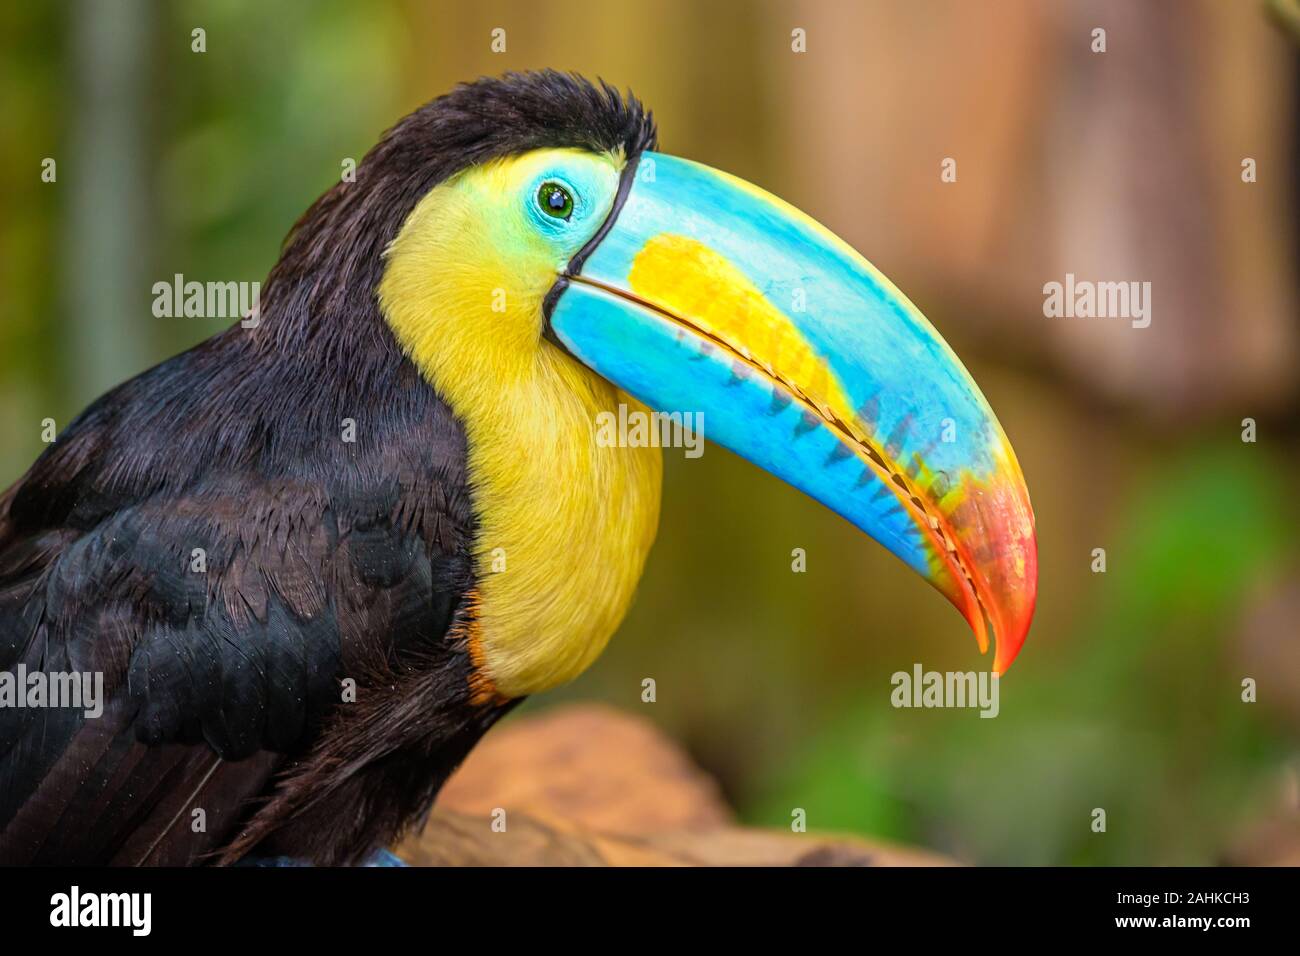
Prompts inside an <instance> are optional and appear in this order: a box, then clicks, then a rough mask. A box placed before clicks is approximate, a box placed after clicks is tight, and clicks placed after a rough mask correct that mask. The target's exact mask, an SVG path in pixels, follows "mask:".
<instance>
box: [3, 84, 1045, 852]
mask: <svg viewBox="0 0 1300 956" xmlns="http://www.w3.org/2000/svg"><path fill="white" fill-rule="evenodd" d="M610 413H619V414H622V415H624V419H623V420H626V416H627V415H628V414H631V413H636V414H655V413H657V414H664V415H672V414H676V413H682V414H683V415H685V414H687V413H689V414H691V415H692V416H695V417H693V418H692V419H691V420H692V421H695V422H698V423H699V424H700V427H701V428H702V430H703V432H704V435H705V436H706V437H707V438H708V439H709V440H711V441H713V442H716V443H717V444H719V445H722V446H724V447H726V448H728V449H731V450H732V451H734V452H735V453H737V454H739V455H740V456H742V457H744V458H746V459H748V460H749V461H751V462H753V463H754V464H756V465H757V466H759V467H760V468H763V469H765V470H767V471H769V472H771V473H772V474H774V475H776V476H778V477H780V478H782V479H783V480H784V481H786V482H788V483H789V484H791V485H793V486H795V487H796V488H798V489H800V490H802V491H803V492H805V493H806V494H808V495H809V496H811V497H812V498H814V499H816V500H817V501H819V502H821V503H822V504H824V505H825V506H827V507H828V508H830V509H832V510H833V511H835V512H837V513H838V514H840V515H842V516H843V517H844V518H845V519H847V520H848V521H850V522H851V523H852V524H854V525H856V526H857V527H858V528H860V529H861V530H862V531H864V532H865V533H866V534H868V535H870V536H871V537H872V538H874V539H875V540H876V541H877V542H879V543H880V544H881V545H883V546H884V547H885V548H887V549H888V550H889V551H891V552H892V553H893V554H894V555H896V556H897V557H898V558H899V559H901V560H902V561H903V562H905V563H906V564H907V565H909V566H910V567H911V568H912V569H913V570H915V571H916V572H917V573H918V574H919V575H921V577H923V578H924V579H925V580H927V581H929V582H930V583H931V584H933V585H934V587H935V588H937V589H938V590H939V591H940V592H942V593H943V594H944V595H945V596H946V597H947V598H948V599H949V600H950V601H952V603H953V604H955V605H956V606H957V608H958V609H959V610H960V612H961V613H962V614H963V615H964V616H965V618H966V620H967V621H968V622H969V624H970V626H971V627H972V628H973V629H974V631H975V635H976V637H977V640H978V642H979V644H980V647H981V650H987V647H988V644H989V640H990V638H992V640H993V642H994V644H995V654H994V657H993V661H992V666H993V669H994V670H995V671H996V672H998V673H1001V672H1002V671H1004V670H1005V669H1006V668H1007V667H1008V666H1009V665H1010V664H1011V662H1012V660H1013V659H1014V658H1015V657H1016V654H1017V652H1018V651H1019V649H1020V647H1021V644H1022V643H1023V641H1024V639H1025V634H1026V632H1027V630H1028V628H1029V624H1030V619H1031V617H1032V615H1033V609H1034V600H1035V592H1036V582H1037V557H1036V555H1037V551H1036V544H1035V531H1034V517H1033V513H1032V510H1031V508H1030V502H1029V496H1028V493H1027V491H1026V487H1025V481H1024V478H1023V476H1022V473H1021V469H1020V467H1019V465H1018V464H1017V461H1016V457H1015V454H1014V453H1013V451H1012V449H1011V446H1010V444H1009V443H1008V441H1007V438H1006V436H1005V434H1004V433H1003V430H1002V428H1001V427H1000V426H999V424H998V422H997V420H996V419H995V417H994V415H993V413H992V411H991V410H990V408H989V405H988V403H987V402H986V401H985V399H984V398H983V396H982V395H981V393H980V391H979V389H978V388H977V387H976V385H975V383H974V381H973V380H972V379H971V377H970V375H969V374H968V373H967V371H966V370H965V369H964V368H963V366H962V364H961V362H960V361H959V360H958V359H957V357H956V355H955V354H954V353H953V352H952V350H951V349H950V348H949V347H948V346H947V345H946V344H945V343H944V341H943V340H942V339H941V338H940V337H939V335H938V333H937V332H936V331H935V329H934V328H933V327H932V326H931V325H930V323H929V322H928V321H927V320H926V319H925V318H924V317H923V316H922V315H921V313H920V312H919V311H918V310H917V308H916V307H915V306H914V305H913V304H912V303H911V302H910V301H909V300H908V299H907V298H906V297H905V296H904V295H903V294H902V293H901V292H900V291H899V290H898V289H897V288H895V287H894V285H893V284H891V283H890V281H889V280H888V279H886V278H885V277H884V275H882V274H881V273H880V272H879V271H878V270H877V269H875V268H874V267H873V266H872V265H871V264H870V263H869V262H867V261H866V260H865V259H864V258H863V257H862V256H861V255H859V254H858V253H857V252H855V251H854V250H853V249H852V248H850V247H849V246H848V245H847V244H846V243H844V242H843V241H841V240H840V239H838V238H837V237H836V236H834V235H833V234H831V233H830V232H829V231H828V230H827V229H826V228H824V227H822V226H821V225H819V224H818V223H816V222H815V221H813V220H812V219H811V218H809V217H808V216H806V215H804V214H803V213H801V212H800V211H798V210H797V209H794V208H793V207H791V206H789V205H787V204H786V203H784V202H782V201H781V200H779V199H777V198H776V197H774V196H772V195H770V194H768V193H767V192H764V191H763V190H762V189H760V188H758V187H757V186H754V185H751V184H749V183H747V182H745V181H743V180H741V179H737V178H736V177H734V176H730V175H728V174H726V173H723V172H719V171H718V170H716V169H712V168H709V167H708V166H704V165H700V164H698V163H695V162H691V161H689V160H686V159H681V158H678V157H676V156H672V155H669V154H667V153H661V152H659V151H658V144H657V134H656V128H655V123H654V120H653V116H652V114H651V113H649V112H648V111H647V110H646V109H645V108H644V107H643V106H642V105H641V103H640V102H639V101H638V100H637V99H636V98H635V97H634V96H632V95H631V94H630V93H629V94H621V93H619V92H618V91H617V90H615V89H614V88H613V87H611V86H609V85H608V84H606V83H604V82H603V81H602V82H600V83H592V82H589V81H587V80H584V79H583V78H581V77H579V76H576V75H572V74H566V73H560V72H555V71H542V72H529V73H512V74H507V75H505V76H502V77H497V78H484V79H480V80H478V81H475V82H472V83H468V84H464V85H461V86H458V87H457V88H455V89H454V90H452V91H451V92H449V93H447V94H445V95H443V96H441V97H439V98H437V99H434V100H433V101H431V102H430V103H428V104H426V105H425V106H423V107H421V108H419V109H418V110H416V111H415V112H413V113H411V114H410V115H408V116H407V117H405V118H404V119H402V120H400V121H399V122H398V123H397V124H396V125H395V126H394V127H393V128H392V129H391V130H389V131H388V132H387V133H386V134H385V135H384V136H383V137H382V138H381V140H380V141H379V143H378V144H377V145H376V146H375V147H374V148H373V149H372V150H371V151H370V152H369V153H368V154H367V155H366V156H365V158H364V159H363V161H362V162H361V163H359V164H358V165H357V168H356V171H355V176H348V177H346V179H345V180H344V181H340V182H338V183H336V184H335V185H333V186H332V188H330V189H329V190H328V191H326V192H325V193H324V194H323V195H322V196H321V197H320V198H319V199H317V200H316V202H315V203H314V204H313V205H312V206H311V207H310V208H309V209H308V210H307V212H306V213H305V214H304V215H303V216H302V218H301V219H300V220H299V221H298V222H297V223H296V224H295V225H294V226H293V228H292V229H291V231H290V232H289V235H288V237H287V238H286V240H285V243H284V246H283V248H282V251H281V255H280V257H279V260H278V262H277V263H276V264H275V266H274V268H273V269H272V270H271V272H270V274H269V276H268V277H267V280H266V282H265V283H264V284H263V286H262V292H261V296H260V301H259V302H258V306H257V315H256V321H240V322H237V323H235V324H233V325H231V326H230V327H229V328H228V329H226V330H225V331H222V332H220V333H219V334H217V335H215V336H214V337H212V338H210V339H208V340H207V341H205V342H203V343H201V344H200V345H198V346H196V347H194V348H192V349H190V350H189V351H186V352H184V353H183V354H180V355H178V356H176V357H174V358H172V359H170V360H168V361H165V362H163V363H162V364H160V365H158V366H156V367H154V368H152V369H150V370H149V371H146V372H144V373H143V374H141V375H139V376H137V377H136V378H133V379H131V380H129V381H127V382H126V383H124V384H122V385H120V386H118V387H117V388H115V389H113V390H112V391H110V392H108V393H107V394H105V395H104V396H103V397H101V398H100V399H98V400H97V401H95V402H94V403H93V404H92V405H90V407H89V408H87V409H86V410H85V411H84V412H83V413H82V414H81V415H80V416H79V417H77V418H76V419H75V420H74V421H73V422H71V423H70V424H69V425H68V426H67V427H66V428H65V429H64V430H63V431H62V432H61V433H60V434H59V435H58V436H57V439H56V440H55V441H54V442H53V443H52V444H50V445H49V446H48V447H47V448H46V450H45V451H44V452H43V453H42V454H41V455H40V457H39V458H38V459H37V460H36V462H35V463H34V464H33V465H32V466H31V468H30V469H29V471H28V472H27V473H26V475H25V476H23V477H22V478H21V479H20V480H19V481H18V482H17V483H16V484H15V485H13V487H11V488H9V489H8V491H7V492H5V493H4V494H3V496H0V862H4V863H9V864H51V863H55V864H113V865H139V864H161V865H190V864H233V863H240V862H247V861H250V860H251V861H260V860H292V861H296V862H301V863H309V864H316V865H341V864H359V863H364V862H367V861H371V860H373V859H374V858H375V857H374V854H375V853H376V852H378V851H380V850H381V848H383V847H385V846H387V845H389V844H390V843H391V841H392V840H393V839H394V838H395V837H396V836H397V835H399V834H400V833H402V832H403V831H404V829H406V828H408V827H410V826H412V825H414V824H416V823H418V822H419V821H420V820H421V819H422V818H423V816H424V815H425V814H427V813H428V811H429V808H430V806H431V805H432V803H433V801H434V799H435V797H436V795H437V793H438V790H439V788H440V787H441V786H442V784H443V782H444V781H445V780H446V779H447V777H448V775H449V774H450V773H451V771H452V770H453V769H454V768H455V767H456V766H457V765H458V764H459V763H460V762H461V760H462V759H463V758H464V757H465V756H466V754H467V753H468V752H469V751H470V749H471V748H472V747H473V746H474V744H475V743H476V741H478V740H479V739H480V737H481V736H482V735H483V734H484V733H485V732H486V731H487V730H488V729H489V728H490V727H491V726H492V725H493V723H494V722H496V721H497V720H498V719H499V718H500V717H501V716H502V715H503V714H505V713H506V712H507V711H509V710H510V708H511V707H512V706H514V705H515V704H517V703H518V702H519V701H520V700H522V699H524V698H525V697H528V696H529V695H533V694H538V693H540V692H543V691H546V690H547V689H549V688H553V687H555V686H556V685H559V684H562V683H564V682H566V681H570V680H572V679H573V678H575V677H576V676H577V675H579V674H580V673H582V671H583V670H584V669H585V668H586V667H587V666H588V665H590V664H591V663H592V661H593V660H594V659H595V658H596V656H597V655H598V654H599V653H600V652H601V650H602V649H603V648H604V647H605V645H606V643H607V642H608V640H609V639H610V636H611V635H612V634H613V632H614V631H615V629H616V628H617V627H618V625H619V623H620V621H621V619H622V618H623V616H624V613H625V612H626V610H627V608H628V605H629V602H630V601H631V599H632V596H633V591H634V589H635V586H636V583H637V579H638V578H639V577H640V575H641V572H642V567H643V566H644V564H645V561H646V557H647V553H648V552H649V550H650V547H651V543H652V541H653V540H654V537H655V530H656V526H657V523H658V515H659V508H660V483H661V471H662V463H661V461H662V452H661V450H660V449H659V448H658V447H656V446H655V445H653V444H647V443H637V442H619V441H600V440H597V429H596V427H595V423H596V421H597V419H598V417H599V416H601V415H602V414H610ZM89 675H94V677H95V681H97V682H98V683H99V685H102V691H101V692H99V693H98V694H95V693H94V692H92V691H93V688H94V687H95V686H96V684H95V682H92V681H90V680H89V679H86V680H85V681H84V686H85V687H87V688H91V689H92V690H88V691H87V694H86V695H84V696H89V697H95V696H98V697H99V699H98V700H97V701H88V700H85V699H82V700H80V701H76V700H71V698H72V697H75V696H77V695H76V694H74V693H71V691H75V690H76V689H77V688H78V687H81V686H83V681H81V678H88V677H89ZM61 691H62V692H63V693H60V692H61Z"/></svg>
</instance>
